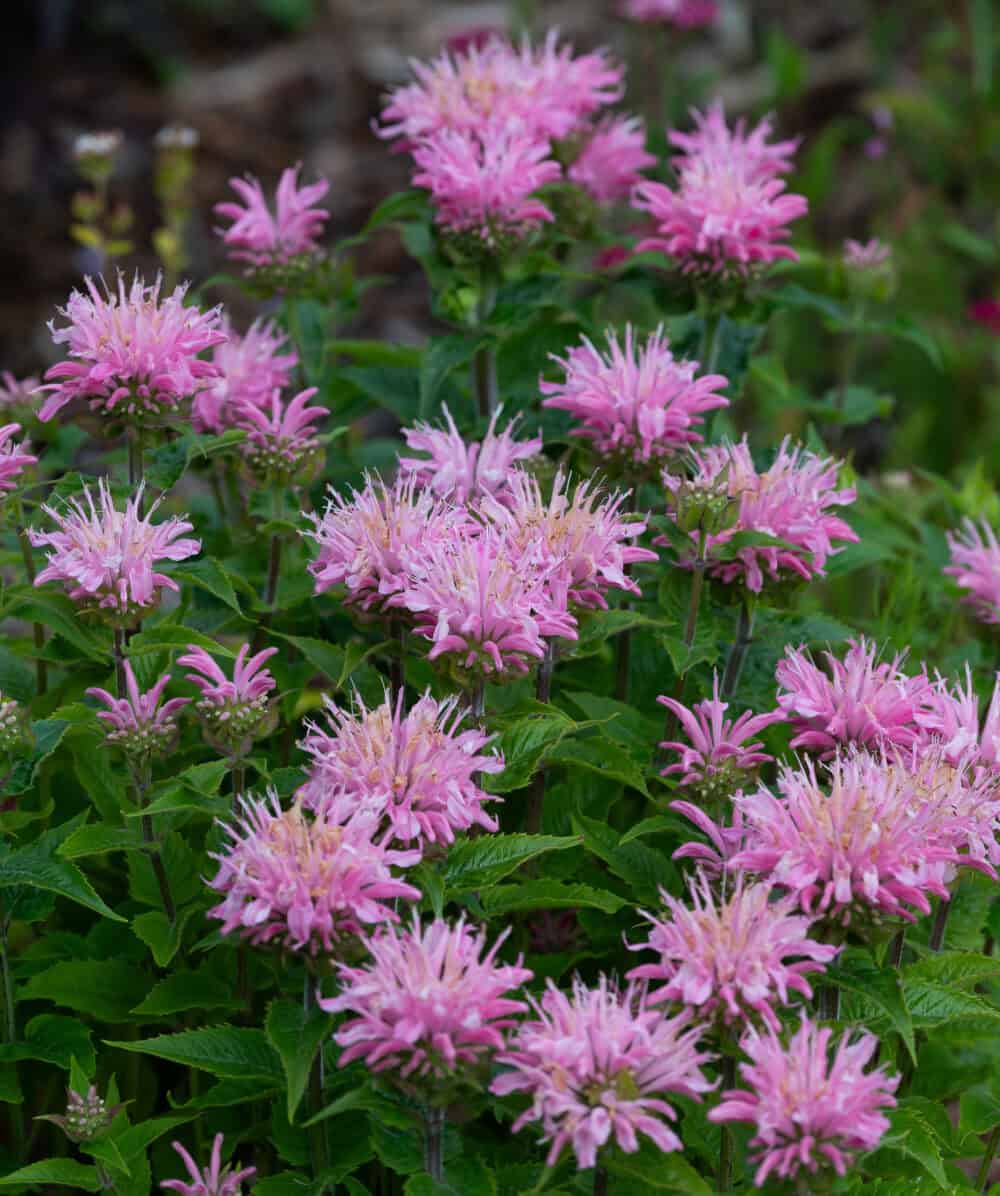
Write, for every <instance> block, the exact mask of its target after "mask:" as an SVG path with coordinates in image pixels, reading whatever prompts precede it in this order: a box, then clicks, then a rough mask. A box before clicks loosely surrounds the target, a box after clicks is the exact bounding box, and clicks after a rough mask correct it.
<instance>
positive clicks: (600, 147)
mask: <svg viewBox="0 0 1000 1196" xmlns="http://www.w3.org/2000/svg"><path fill="white" fill-rule="evenodd" d="M655 165H656V155H655V154H651V153H649V151H648V150H647V149H646V130H645V127H644V126H643V123H642V121H641V120H640V119H639V118H638V117H637V116H606V117H604V119H603V120H601V121H600V122H599V123H598V124H597V125H596V126H595V128H594V130H593V132H592V133H591V134H590V136H589V137H588V139H587V141H586V143H585V145H584V147H583V149H582V150H581V151H580V153H579V155H578V156H577V159H576V161H575V162H574V163H573V165H572V166H571V167H570V168H569V171H568V172H567V173H568V175H569V177H570V179H572V181H573V182H574V183H576V184H577V185H578V186H580V187H582V188H583V189H584V190H585V191H587V192H588V193H589V194H590V195H591V196H593V198H594V199H595V200H596V201H597V202H598V203H599V204H604V205H608V204H613V203H617V202H618V201H619V200H623V199H628V197H629V195H630V194H631V192H632V188H633V187H634V186H635V185H636V183H638V182H641V180H642V175H641V172H642V171H643V170H648V169H649V167H650V166H655Z"/></svg>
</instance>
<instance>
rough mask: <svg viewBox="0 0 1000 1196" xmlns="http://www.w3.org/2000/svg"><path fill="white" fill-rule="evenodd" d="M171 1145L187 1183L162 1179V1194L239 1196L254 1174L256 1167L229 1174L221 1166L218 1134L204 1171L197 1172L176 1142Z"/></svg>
mask: <svg viewBox="0 0 1000 1196" xmlns="http://www.w3.org/2000/svg"><path fill="white" fill-rule="evenodd" d="M171 1145H172V1146H173V1148H174V1150H176V1151H177V1153H178V1154H179V1155H180V1156H181V1159H182V1160H183V1161H184V1166H185V1167H187V1169H188V1175H190V1176H191V1183H185V1181H184V1180H182V1179H168V1180H164V1181H163V1183H161V1184H160V1187H161V1188H163V1189H164V1190H165V1191H166V1190H170V1191H173V1192H181V1193H183V1196H242V1193H243V1183H244V1181H245V1180H251V1179H253V1177H254V1176H255V1175H256V1174H257V1168H256V1167H244V1168H242V1170H240V1171H230V1165H229V1164H228V1163H227V1164H226V1166H225V1167H223V1166H222V1134H216V1135H215V1137H214V1138H213V1139H212V1161H211V1163H210V1164H209V1165H208V1166H207V1167H206V1168H205V1169H204V1171H200V1170H199V1169H198V1165H197V1163H195V1161H194V1159H193V1158H192V1157H191V1156H190V1155H189V1154H188V1152H187V1151H186V1150H185V1149H184V1147H183V1146H181V1144H180V1143H179V1142H173V1143H171Z"/></svg>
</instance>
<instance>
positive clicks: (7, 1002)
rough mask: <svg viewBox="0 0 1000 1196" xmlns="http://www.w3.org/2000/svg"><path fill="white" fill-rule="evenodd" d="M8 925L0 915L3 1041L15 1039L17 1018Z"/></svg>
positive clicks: (14, 1040) (13, 1040)
mask: <svg viewBox="0 0 1000 1196" xmlns="http://www.w3.org/2000/svg"><path fill="white" fill-rule="evenodd" d="M9 925H10V922H9V919H8V918H7V916H6V914H4V915H3V916H2V917H0V971H2V972H3V1004H4V1023H3V1040H4V1042H16V1041H17V1020H16V1014H15V1012H14V981H13V979H12V977H11V974H10V958H9V957H8V955H7V927H8V926H9Z"/></svg>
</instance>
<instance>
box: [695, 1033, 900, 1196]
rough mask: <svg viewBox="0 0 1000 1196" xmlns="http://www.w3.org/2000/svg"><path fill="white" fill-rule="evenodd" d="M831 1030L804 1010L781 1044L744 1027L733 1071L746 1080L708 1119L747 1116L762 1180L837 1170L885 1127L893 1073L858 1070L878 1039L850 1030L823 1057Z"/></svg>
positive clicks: (758, 1178) (843, 1168)
mask: <svg viewBox="0 0 1000 1196" xmlns="http://www.w3.org/2000/svg"><path fill="white" fill-rule="evenodd" d="M832 1037H833V1031H832V1030H831V1029H830V1028H829V1027H820V1026H818V1025H816V1023H815V1022H813V1021H811V1020H810V1019H809V1018H808V1017H806V1016H805V1014H803V1016H802V1020H801V1022H800V1024H799V1028H798V1029H797V1030H796V1031H795V1033H794V1035H793V1036H792V1040H791V1042H790V1043H789V1045H788V1046H787V1047H785V1046H783V1045H782V1042H781V1039H780V1038H779V1037H778V1034H777V1033H776V1031H775V1030H773V1029H767V1030H765V1031H764V1032H763V1033H758V1032H757V1031H756V1030H754V1029H750V1030H748V1031H747V1034H746V1036H745V1037H744V1039H743V1041H742V1042H741V1044H740V1045H741V1047H742V1049H743V1051H744V1052H745V1053H746V1054H747V1055H748V1056H749V1057H750V1062H749V1063H741V1064H740V1074H741V1075H742V1077H743V1079H744V1080H745V1081H746V1083H747V1084H748V1085H749V1087H750V1091H747V1090H746V1089H743V1088H733V1089H730V1090H729V1091H728V1092H724V1093H723V1094H722V1104H720V1105H718V1106H717V1107H716V1108H714V1109H712V1110H710V1112H709V1114H708V1118H709V1120H710V1121H746V1122H749V1123H750V1124H751V1125H752V1126H754V1127H755V1128H756V1132H755V1134H754V1137H753V1138H751V1140H750V1147H751V1149H752V1150H753V1151H754V1152H755V1157H754V1158H753V1159H752V1161H753V1163H754V1165H755V1166H756V1167H757V1174H756V1175H755V1177H754V1183H755V1184H756V1185H757V1187H758V1188H760V1187H762V1186H763V1185H764V1183H765V1182H766V1181H767V1178H768V1176H769V1175H771V1173H772V1172H773V1173H774V1174H775V1175H777V1176H780V1178H781V1179H792V1178H794V1177H795V1176H796V1175H798V1173H799V1172H800V1171H801V1170H803V1169H806V1170H808V1171H810V1172H812V1173H813V1174H815V1173H816V1172H817V1171H819V1170H821V1169H823V1170H825V1169H826V1168H828V1167H832V1168H833V1169H834V1171H836V1173H837V1174H838V1175H844V1174H846V1172H847V1169H848V1167H850V1165H851V1163H852V1162H853V1161H854V1156H855V1155H856V1154H857V1153H858V1152H859V1151H867V1150H874V1149H875V1147H876V1146H878V1144H879V1142H880V1141H881V1139H882V1136H883V1134H885V1132H886V1130H887V1129H888V1128H889V1119H888V1117H886V1116H885V1114H884V1113H883V1112H882V1110H883V1109H892V1108H895V1105H896V1099H895V1097H894V1096H893V1093H894V1092H895V1091H896V1088H897V1086H898V1084H899V1076H890V1075H889V1074H888V1072H887V1071H886V1069H885V1067H884V1066H883V1067H877V1068H874V1069H872V1070H871V1071H867V1072H866V1071H865V1067H866V1066H867V1064H869V1063H870V1062H871V1061H872V1059H873V1058H874V1056H875V1052H876V1050H877V1049H878V1039H877V1038H876V1037H875V1036H874V1034H869V1033H867V1032H865V1031H862V1032H861V1033H860V1034H859V1035H858V1036H857V1037H854V1035H853V1034H852V1033H851V1032H850V1031H849V1032H848V1033H846V1034H844V1035H843V1037H842V1038H841V1039H840V1040H839V1042H838V1043H837V1048H836V1051H835V1052H834V1054H833V1057H832V1058H831V1057H830V1040H831V1038H832Z"/></svg>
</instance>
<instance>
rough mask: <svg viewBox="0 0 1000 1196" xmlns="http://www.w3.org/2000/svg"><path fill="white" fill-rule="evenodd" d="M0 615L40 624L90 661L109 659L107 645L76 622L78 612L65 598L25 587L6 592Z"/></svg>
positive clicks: (52, 592)
mask: <svg viewBox="0 0 1000 1196" xmlns="http://www.w3.org/2000/svg"><path fill="white" fill-rule="evenodd" d="M0 614H2V615H3V617H5V618H9V617H10V616H11V615H15V614H16V615H17V616H18V617H19V618H21V619H24V620H25V621H26V622H29V623H41V624H42V625H43V626H45V627H47V628H48V629H49V630H50V631H52V632H54V633H55V634H56V635H59V636H61V637H62V638H63V639H64V640H65V641H66V643H68V644H72V645H73V647H74V648H76V649H77V651H79V652H80V653H82V654H83V655H84V656H87V657H89V658H90V659H91V660H99V661H102V662H103V661H106V660H107V659H108V658H109V657H110V655H111V645H110V642H105V641H103V640H101V639H99V638H98V637H97V636H96V635H94V633H93V632H92V631H91V630H90V629H89V628H88V627H87V625H86V624H85V623H83V622H81V621H80V612H79V610H78V609H77V608H76V606H75V605H74V604H73V603H72V602H71V601H70V600H69V598H67V597H66V595H65V594H58V593H56V592H55V591H53V590H46V589H40V590H36V589H34V588H30V587H27V586H26V587H24V588H20V587H17V588H12V589H10V590H8V591H7V601H6V602H5V603H4V605H3V607H2V609H0Z"/></svg>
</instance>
